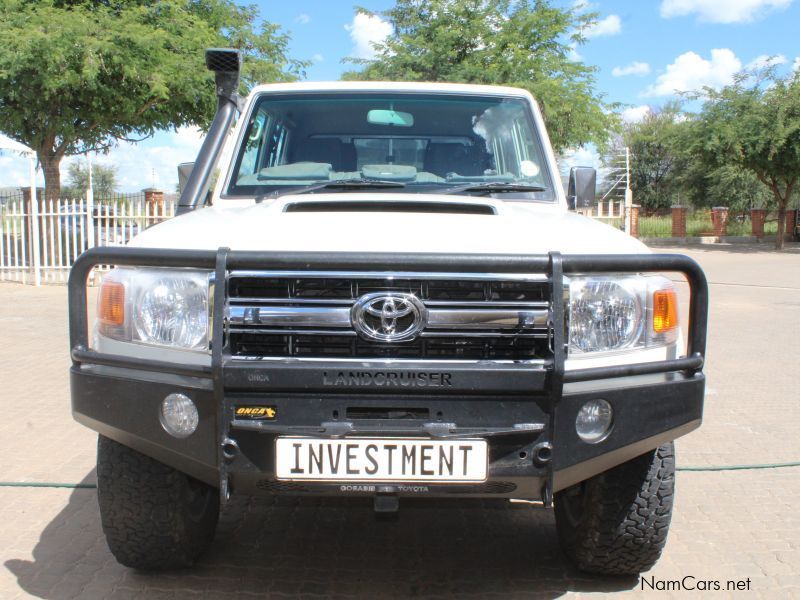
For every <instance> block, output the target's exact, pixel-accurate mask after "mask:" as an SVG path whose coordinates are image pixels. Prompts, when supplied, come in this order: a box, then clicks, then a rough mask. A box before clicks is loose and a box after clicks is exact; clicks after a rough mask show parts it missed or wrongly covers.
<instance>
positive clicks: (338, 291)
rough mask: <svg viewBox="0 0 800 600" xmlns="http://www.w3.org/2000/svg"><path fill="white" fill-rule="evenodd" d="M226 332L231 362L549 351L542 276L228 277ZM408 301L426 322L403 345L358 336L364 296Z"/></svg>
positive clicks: (528, 356) (507, 357)
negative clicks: (355, 320) (409, 297)
mask: <svg viewBox="0 0 800 600" xmlns="http://www.w3.org/2000/svg"><path fill="white" fill-rule="evenodd" d="M227 283H228V305H227V307H226V334H227V340H228V346H229V349H230V352H231V354H232V355H233V356H234V357H235V358H242V359H247V358H273V357H274V358H286V357H293V358H309V359H312V358H316V359H319V358H333V359H359V360H364V359H406V360H417V359H429V360H469V361H480V360H491V361H524V360H535V359H542V358H545V357H546V356H548V355H549V353H550V351H549V349H548V339H549V338H548V329H547V315H548V300H549V285H548V282H547V279H546V278H545V277H544V276H539V275H530V276H508V275H484V274H463V273H459V274H440V273H364V272H353V273H331V272H270V273H264V272H257V271H256V272H233V273H231V274H230V275H229V277H228V282H227ZM379 292H387V293H402V294H413V295H414V296H415V297H416V298H417V299H419V300H420V301H421V302H422V304H424V306H425V309H426V311H427V320H426V324H425V327H424V329H423V330H422V331H421V333H420V334H419V335H418V336H417V337H415V338H414V339H412V340H409V341H402V342H381V341H376V340H371V339H365V338H363V337H361V336H359V335H358V334H357V333H356V331H355V329H354V328H353V326H352V323H351V310H352V308H353V305H354V304H355V303H356V302H357V301H358V300H359V298H362V297H364V296H365V295H367V294H375V293H379Z"/></svg>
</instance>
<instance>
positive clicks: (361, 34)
mask: <svg viewBox="0 0 800 600" xmlns="http://www.w3.org/2000/svg"><path fill="white" fill-rule="evenodd" d="M344 28H345V29H346V30H347V31H348V32H349V33H350V39H351V40H352V42H353V50H352V51H351V54H352V56H354V57H355V58H367V59H369V58H374V57H375V49H374V48H373V47H372V44H373V43H377V44H379V43H381V42H383V41H384V40H385V39H386V38H387V37H389V35H391V33H392V25H391V23H389V22H388V21H384V20H383V19H381V18H380V17H379V16H378V15H367V14H364V13H357V14H356V15H354V16H353V21H352V22H351V23H350V24H349V25H345V26H344Z"/></svg>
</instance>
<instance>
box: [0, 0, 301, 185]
mask: <svg viewBox="0 0 800 600" xmlns="http://www.w3.org/2000/svg"><path fill="white" fill-rule="evenodd" d="M0 39H2V40H3V43H2V44H0V131H3V132H4V133H6V134H7V135H8V136H9V137H11V138H13V139H15V140H17V141H19V142H22V143H23V144H26V145H28V146H30V147H31V148H33V149H34V150H35V151H36V152H37V154H38V158H39V161H40V163H41V165H42V167H43V169H44V173H45V186H46V188H47V196H48V197H51V198H53V197H57V196H58V194H59V191H60V176H59V164H60V162H61V159H62V158H64V157H65V156H70V155H75V154H81V153H84V152H87V151H104V150H108V149H109V148H110V147H112V146H113V145H114V144H115V142H116V141H117V140H123V139H130V138H131V137H137V138H142V137H147V136H150V135H152V134H153V133H154V132H155V131H156V130H158V129H168V128H174V127H180V126H184V125H200V126H204V125H206V124H207V123H208V121H209V120H210V118H211V117H212V116H213V113H214V106H215V102H214V86H213V79H212V77H211V75H210V73H209V72H208V71H207V70H206V69H205V66H204V63H203V51H204V49H205V48H207V47H214V46H233V47H236V48H240V49H242V50H243V51H244V53H245V57H246V58H245V65H244V81H245V83H246V84H248V83H251V82H253V81H283V80H289V79H293V78H295V77H297V76H300V75H302V73H303V69H304V68H305V66H306V63H304V62H301V61H296V60H292V59H290V58H289V57H288V55H287V49H288V41H289V40H288V37H287V35H286V34H285V33H282V32H281V31H280V30H279V29H278V27H277V26H275V25H273V24H270V23H261V24H259V23H258V13H257V11H256V9H255V8H253V7H245V8H243V7H240V6H238V5H237V4H235V3H234V2H233V0H0Z"/></svg>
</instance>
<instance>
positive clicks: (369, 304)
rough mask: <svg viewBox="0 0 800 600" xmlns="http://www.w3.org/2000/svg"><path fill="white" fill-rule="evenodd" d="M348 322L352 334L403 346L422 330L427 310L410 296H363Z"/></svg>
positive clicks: (395, 293)
mask: <svg viewBox="0 0 800 600" xmlns="http://www.w3.org/2000/svg"><path fill="white" fill-rule="evenodd" d="M350 322H351V323H352V324H353V329H355V330H356V333H358V334H359V335H360V336H361V337H363V338H366V339H368V340H375V341H378V342H406V341H409V340H412V339H414V338H415V337H416V336H417V334H419V332H420V331H422V329H423V328H424V327H425V324H426V322H427V309H426V308H425V305H424V304H422V302H421V301H420V300H419V298H417V297H416V296H415V295H414V294H403V293H400V292H379V293H376V294H366V295H364V296H361V297H360V298H359V299H358V301H357V302H356V303H355V304H354V305H353V309H352V310H351V311H350Z"/></svg>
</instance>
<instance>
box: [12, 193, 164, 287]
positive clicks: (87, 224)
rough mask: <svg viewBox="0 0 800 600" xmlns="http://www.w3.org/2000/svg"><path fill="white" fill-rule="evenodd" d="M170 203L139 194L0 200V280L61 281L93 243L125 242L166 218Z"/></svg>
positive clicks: (111, 243)
mask: <svg viewBox="0 0 800 600" xmlns="http://www.w3.org/2000/svg"><path fill="white" fill-rule="evenodd" d="M174 214H175V204H174V202H173V201H172V199H171V198H166V199H165V200H164V201H163V202H159V203H152V202H146V201H145V197H144V195H143V194H135V195H127V196H116V197H114V198H111V199H104V200H102V201H91V200H89V201H86V200H84V199H77V200H68V199H62V200H41V199H37V200H35V201H34V202H30V201H29V200H27V199H26V198H25V197H23V196H22V195H20V196H13V197H6V198H2V199H0V281H17V282H20V283H33V284H36V285H38V284H40V283H64V282H66V280H67V277H68V276H69V270H70V268H71V267H72V263H73V262H75V259H76V258H77V257H78V256H80V255H81V253H82V252H84V251H85V250H87V249H89V248H94V247H97V246H124V245H125V244H127V243H128V242H129V241H130V240H131V238H133V237H134V236H135V235H136V234H138V233H139V232H140V231H143V230H144V229H145V228H147V227H149V226H151V225H154V224H155V223H159V222H161V221H164V220H166V219H169V218H171V217H172V216H174Z"/></svg>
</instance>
